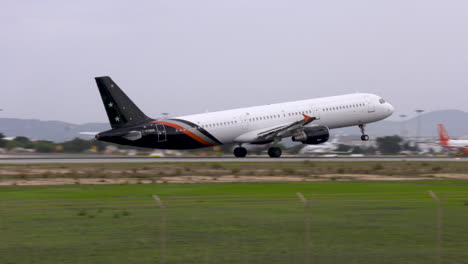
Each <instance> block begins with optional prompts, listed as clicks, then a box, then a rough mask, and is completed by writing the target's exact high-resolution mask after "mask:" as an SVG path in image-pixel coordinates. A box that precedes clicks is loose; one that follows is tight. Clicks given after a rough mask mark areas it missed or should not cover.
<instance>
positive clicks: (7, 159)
mask: <svg viewBox="0 0 468 264" xmlns="http://www.w3.org/2000/svg"><path fill="white" fill-rule="evenodd" d="M304 160H310V161H314V162H321V161H322V162H323V161H343V162H351V161H460V162H468V157H461V158H454V157H307V156H285V157H281V158H269V157H262V156H259V157H257V156H254V157H246V158H234V157H165V158H151V157H135V156H103V155H79V154H78V155H0V164H52V163H187V162H209V163H213V162H294V161H304Z"/></svg>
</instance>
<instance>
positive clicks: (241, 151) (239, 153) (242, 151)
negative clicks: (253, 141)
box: [234, 147, 247, 158]
mask: <svg viewBox="0 0 468 264" xmlns="http://www.w3.org/2000/svg"><path fill="white" fill-rule="evenodd" d="M234 156H236V158H244V157H245V156H247V149H246V148H243V147H237V148H235V149H234Z"/></svg>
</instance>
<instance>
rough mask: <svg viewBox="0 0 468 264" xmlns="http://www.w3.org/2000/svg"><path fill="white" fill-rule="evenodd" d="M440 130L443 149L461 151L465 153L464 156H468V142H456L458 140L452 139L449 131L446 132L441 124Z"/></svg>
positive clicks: (440, 142)
mask: <svg viewBox="0 0 468 264" xmlns="http://www.w3.org/2000/svg"><path fill="white" fill-rule="evenodd" d="M437 127H438V130H439V142H438V143H439V144H440V146H442V147H443V148H446V149H450V150H454V151H460V152H463V154H465V155H468V140H456V139H450V137H449V135H448V133H447V130H445V127H444V125H442V124H439V125H438V126H437Z"/></svg>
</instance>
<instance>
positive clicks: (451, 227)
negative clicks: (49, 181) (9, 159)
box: [0, 166, 468, 264]
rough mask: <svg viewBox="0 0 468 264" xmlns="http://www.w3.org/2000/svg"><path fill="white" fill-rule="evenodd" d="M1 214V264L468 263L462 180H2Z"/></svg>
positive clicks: (467, 209)
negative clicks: (20, 183)
mask: <svg viewBox="0 0 468 264" xmlns="http://www.w3.org/2000/svg"><path fill="white" fill-rule="evenodd" d="M430 167H431V166H430ZM428 190H433V191H434V192H435V193H436V194H437V195H439V196H445V201H444V203H443V211H442V213H443V217H442V220H443V225H442V229H441V230H440V231H441V234H442V240H440V241H438V229H437V221H438V220H437V215H438V211H437V205H436V203H435V202H434V200H432V199H431V198H430V196H429V195H428V194H427V191H428ZM297 192H301V193H302V194H304V196H305V197H306V198H308V199H310V200H311V205H310V207H309V208H307V207H305V206H304V204H303V203H301V202H300V200H299V198H298V197H297V196H296V193H297ZM154 194H157V195H158V196H159V197H160V198H161V199H162V201H163V203H164V204H165V205H166V207H167V208H166V209H163V208H160V207H159V206H158V204H157V203H156V202H155V200H154V199H153V198H152V197H151V196H152V195H154ZM0 216H1V218H0V263H2V264H5V263H15V264H17V263H48V264H50V263H86V264H89V263H106V264H107V263H437V258H438V256H440V257H441V260H442V262H443V263H468V250H467V249H468V235H467V231H468V224H467V223H468V181H463V180H424V181H404V182H403V181H398V182H396V181H392V182H388V181H378V182H377V181H369V182H361V181H350V182H336V181H324V182H296V183H261V184H260V183H258V184H247V183H210V184H121V185H99V186H98V185H67V186H7V187H0Z"/></svg>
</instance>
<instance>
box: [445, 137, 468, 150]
mask: <svg viewBox="0 0 468 264" xmlns="http://www.w3.org/2000/svg"><path fill="white" fill-rule="evenodd" d="M442 146H443V147H448V148H468V140H457V139H450V140H448V141H447V142H445V143H444V144H442Z"/></svg>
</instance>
